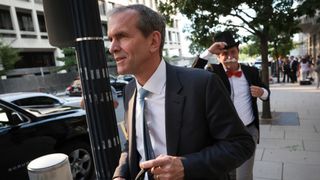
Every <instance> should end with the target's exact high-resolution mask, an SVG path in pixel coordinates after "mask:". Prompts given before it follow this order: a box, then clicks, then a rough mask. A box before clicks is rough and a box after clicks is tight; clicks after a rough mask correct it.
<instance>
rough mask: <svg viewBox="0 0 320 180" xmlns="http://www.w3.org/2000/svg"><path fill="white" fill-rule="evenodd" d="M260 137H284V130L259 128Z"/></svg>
mask: <svg viewBox="0 0 320 180" xmlns="http://www.w3.org/2000/svg"><path fill="white" fill-rule="evenodd" d="M260 138H267V139H284V130H283V129H279V130H273V131H271V130H260Z"/></svg>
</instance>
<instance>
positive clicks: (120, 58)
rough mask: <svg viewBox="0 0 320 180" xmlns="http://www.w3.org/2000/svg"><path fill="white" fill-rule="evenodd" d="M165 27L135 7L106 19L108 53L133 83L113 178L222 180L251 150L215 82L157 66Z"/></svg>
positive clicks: (248, 138)
mask: <svg viewBox="0 0 320 180" xmlns="http://www.w3.org/2000/svg"><path fill="white" fill-rule="evenodd" d="M165 27H166V23H165V21H164V18H163V17H162V16H161V15H160V14H158V13H157V12H155V11H153V10H152V9H150V8H148V7H146V6H144V5H141V4H135V5H129V6H121V7H117V8H115V9H113V10H112V11H111V12H110V15H109V18H108V37H109V40H110V49H109V51H110V53H111V54H112V55H113V57H114V59H115V60H116V64H117V71H118V74H132V75H134V77H135V80H134V81H131V82H130V83H129V84H128V85H127V86H126V88H125V93H124V94H125V96H124V107H125V122H126V129H127V132H128V133H127V134H128V140H127V142H126V146H125V148H124V151H123V152H122V154H121V157H120V160H119V165H118V167H117V168H116V170H115V172H114V176H113V179H117V180H119V179H127V180H128V179H135V177H136V176H137V175H138V173H139V171H140V172H141V175H142V178H145V179H147V178H148V179H149V180H150V179H152V178H154V179H157V180H159V179H160V180H161V179H176V180H177V179H187V180H188V179H203V180H206V179H208V180H226V179H227V178H228V172H229V171H230V170H232V169H234V168H236V167H238V166H239V165H240V164H242V163H243V162H244V161H246V160H247V159H248V158H249V157H251V156H252V153H253V151H254V149H255V143H254V141H253V139H252V137H251V136H250V134H249V133H248V132H247V131H246V129H245V127H244V126H243V123H242V122H241V120H240V119H239V117H238V115H237V112H236V110H235V108H234V106H233V105H232V102H231V100H230V97H229V96H228V95H227V91H226V89H225V87H224V86H223V84H222V82H221V80H220V79H219V78H218V77H217V76H216V75H214V74H212V73H209V72H206V71H203V70H198V69H191V68H185V67H177V66H173V65H170V64H168V63H166V62H165V61H164V60H163V59H162V50H163V46H164V40H165V32H166V30H165ZM140 168H141V169H142V170H141V169H140ZM145 171H147V173H145V174H144V172H145ZM143 174H144V175H143ZM139 175H140V173H139Z"/></svg>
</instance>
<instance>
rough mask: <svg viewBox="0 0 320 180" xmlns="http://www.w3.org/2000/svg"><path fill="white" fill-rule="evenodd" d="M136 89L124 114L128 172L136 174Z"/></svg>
mask: <svg viewBox="0 0 320 180" xmlns="http://www.w3.org/2000/svg"><path fill="white" fill-rule="evenodd" d="M136 92H137V90H136V89H134V93H133V95H132V96H131V98H130V99H129V102H128V111H127V114H126V116H127V117H126V118H127V123H128V131H129V133H128V136H129V137H128V139H129V142H131V143H129V154H130V159H129V164H130V166H129V168H131V169H130V172H132V174H137V173H138V164H139V159H138V153H137V142H136V135H135V134H136V128H135V122H136V121H135V111H134V110H135V104H136V103H135V99H136V94H137V93H136Z"/></svg>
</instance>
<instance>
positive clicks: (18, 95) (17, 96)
mask: <svg viewBox="0 0 320 180" xmlns="http://www.w3.org/2000/svg"><path fill="white" fill-rule="evenodd" d="M39 96H46V97H50V98H53V99H57V100H59V101H63V100H62V99H61V98H59V97H56V96H53V95H51V94H47V93H42V92H15V93H6V94H0V98H1V99H3V100H5V101H8V102H13V101H15V100H18V99H24V98H31V97H39Z"/></svg>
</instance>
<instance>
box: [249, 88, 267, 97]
mask: <svg viewBox="0 0 320 180" xmlns="http://www.w3.org/2000/svg"><path fill="white" fill-rule="evenodd" d="M250 91H251V95H252V96H253V97H261V96H262V95H263V92H264V91H263V89H262V88H261V87H259V86H250Z"/></svg>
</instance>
